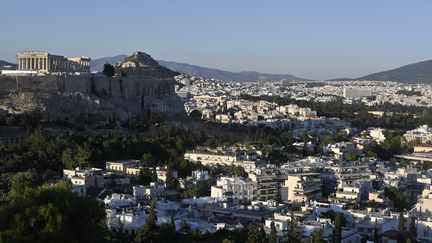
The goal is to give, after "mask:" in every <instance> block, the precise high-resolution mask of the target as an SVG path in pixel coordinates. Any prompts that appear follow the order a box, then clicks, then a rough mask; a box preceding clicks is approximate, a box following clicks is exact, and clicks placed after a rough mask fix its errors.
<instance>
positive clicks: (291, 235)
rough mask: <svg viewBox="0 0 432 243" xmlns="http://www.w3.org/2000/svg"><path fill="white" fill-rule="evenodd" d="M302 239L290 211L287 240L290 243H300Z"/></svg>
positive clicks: (292, 213)
mask: <svg viewBox="0 0 432 243" xmlns="http://www.w3.org/2000/svg"><path fill="white" fill-rule="evenodd" d="M301 238H302V233H301V231H300V228H299V226H298V225H297V221H296V219H295V216H294V212H293V211H291V219H290V222H289V225H288V240H289V242H292V243H300V242H301Z"/></svg>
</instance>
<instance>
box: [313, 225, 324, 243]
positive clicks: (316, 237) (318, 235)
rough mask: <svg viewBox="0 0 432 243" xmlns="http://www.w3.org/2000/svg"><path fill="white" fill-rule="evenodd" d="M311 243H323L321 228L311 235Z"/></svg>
mask: <svg viewBox="0 0 432 243" xmlns="http://www.w3.org/2000/svg"><path fill="white" fill-rule="evenodd" d="M312 238H313V243H324V242H325V241H324V230H323V229H322V228H320V229H317V230H315V231H314V232H313V233H312Z"/></svg>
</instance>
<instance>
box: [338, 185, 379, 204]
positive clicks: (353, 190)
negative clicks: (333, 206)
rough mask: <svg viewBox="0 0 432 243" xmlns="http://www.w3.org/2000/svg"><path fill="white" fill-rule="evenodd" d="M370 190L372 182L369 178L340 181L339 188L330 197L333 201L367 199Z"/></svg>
mask: <svg viewBox="0 0 432 243" xmlns="http://www.w3.org/2000/svg"><path fill="white" fill-rule="evenodd" d="M371 190H372V182H371V181H370V180H357V181H354V182H351V183H346V182H342V184H341V188H340V189H338V190H337V191H336V193H335V197H333V198H331V199H332V201H334V202H356V203H358V202H360V201H361V200H367V199H368V196H369V191H371Z"/></svg>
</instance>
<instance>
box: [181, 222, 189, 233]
mask: <svg viewBox="0 0 432 243" xmlns="http://www.w3.org/2000/svg"><path fill="white" fill-rule="evenodd" d="M189 230H190V225H189V224H188V223H187V222H186V220H182V221H181V222H180V231H183V232H189Z"/></svg>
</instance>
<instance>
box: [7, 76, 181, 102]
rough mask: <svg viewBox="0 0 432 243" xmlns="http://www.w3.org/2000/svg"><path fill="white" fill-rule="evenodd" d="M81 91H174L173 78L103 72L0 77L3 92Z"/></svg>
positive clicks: (129, 94) (125, 94)
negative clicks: (85, 74)
mask: <svg viewBox="0 0 432 243" xmlns="http://www.w3.org/2000/svg"><path fill="white" fill-rule="evenodd" d="M20 90H22V91H32V90H34V91H46V92H56V93H57V92H72V93H75V92H80V93H83V94H98V95H100V96H115V97H122V98H126V99H128V100H135V99H141V97H162V96H166V95H173V94H174V81H173V80H171V79H154V78H151V77H105V76H101V75H88V76H79V75H64V76H62V75H58V76H56V75H46V76H17V77H10V76H0V92H12V91H20Z"/></svg>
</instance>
